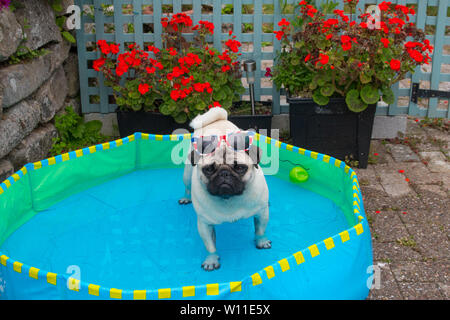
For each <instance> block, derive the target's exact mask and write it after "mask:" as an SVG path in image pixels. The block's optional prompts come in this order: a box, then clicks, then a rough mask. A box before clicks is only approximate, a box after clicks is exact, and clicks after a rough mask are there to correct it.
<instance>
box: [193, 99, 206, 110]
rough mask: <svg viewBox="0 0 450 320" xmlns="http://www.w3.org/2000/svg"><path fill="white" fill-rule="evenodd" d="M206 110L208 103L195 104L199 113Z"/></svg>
mask: <svg viewBox="0 0 450 320" xmlns="http://www.w3.org/2000/svg"><path fill="white" fill-rule="evenodd" d="M205 108H206V103H205V102H203V101H199V102H197V103H196V104H195V109H197V110H198V111H203V110H205Z"/></svg>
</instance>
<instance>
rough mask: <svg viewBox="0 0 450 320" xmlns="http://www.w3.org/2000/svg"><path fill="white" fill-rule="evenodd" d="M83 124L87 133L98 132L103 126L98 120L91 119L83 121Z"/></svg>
mask: <svg viewBox="0 0 450 320" xmlns="http://www.w3.org/2000/svg"><path fill="white" fill-rule="evenodd" d="M84 125H85V128H86V131H88V132H89V133H96V132H99V131H100V130H101V129H102V126H103V124H102V122H101V121H100V120H91V121H88V122H85V124H84Z"/></svg>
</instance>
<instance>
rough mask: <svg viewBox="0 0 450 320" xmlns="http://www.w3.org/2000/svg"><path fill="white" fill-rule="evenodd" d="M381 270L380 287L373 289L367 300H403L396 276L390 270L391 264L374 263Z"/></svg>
mask: <svg viewBox="0 0 450 320" xmlns="http://www.w3.org/2000/svg"><path fill="white" fill-rule="evenodd" d="M374 265H375V266H377V267H378V268H379V270H380V287H379V288H378V289H377V288H374V287H372V288H371V290H370V293H369V296H368V297H367V299H369V300H401V299H403V296H402V294H401V292H400V290H399V287H398V285H397V283H396V281H395V278H394V275H393V274H392V271H391V270H390V268H389V264H387V263H384V262H380V261H378V262H374Z"/></svg>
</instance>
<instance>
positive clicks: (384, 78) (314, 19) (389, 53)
mask: <svg viewBox="0 0 450 320" xmlns="http://www.w3.org/2000/svg"><path fill="white" fill-rule="evenodd" d="M311 2H313V1H301V2H300V3H299V9H300V15H297V16H296V18H294V20H292V22H290V21H287V20H286V19H282V20H281V21H280V22H279V23H278V26H280V27H281V30H279V31H274V33H275V34H276V37H277V39H278V40H280V41H281V46H282V50H281V52H280V53H279V54H278V55H277V56H276V65H275V68H274V71H273V73H272V74H273V81H274V83H275V84H276V85H277V87H279V88H280V87H282V86H284V87H285V88H286V89H287V90H288V91H289V93H290V94H291V95H294V96H303V95H304V94H305V93H306V92H309V93H310V95H311V96H312V98H313V100H314V101H315V102H316V103H317V104H319V105H327V104H328V103H329V100H330V97H334V96H337V97H339V96H341V97H345V101H346V103H347V106H348V108H349V109H350V110H351V111H353V112H361V111H364V110H365V109H366V108H367V107H368V105H370V104H374V103H376V102H378V101H379V100H380V98H382V99H383V101H385V102H386V103H388V104H391V103H393V102H394V100H395V96H394V93H393V91H392V89H391V86H392V85H393V84H394V83H396V82H398V81H400V80H401V79H403V77H404V76H405V75H406V74H407V73H408V72H411V73H413V72H414V71H415V69H416V66H419V65H422V64H428V63H429V60H430V57H429V55H428V54H429V53H432V51H433V47H432V46H431V45H430V41H429V40H428V39H426V38H425V33H424V32H423V31H422V30H420V29H417V28H416V26H415V24H414V23H412V22H410V20H411V18H410V16H414V15H415V11H414V9H412V8H408V7H407V6H404V5H395V4H392V3H391V2H386V1H383V2H381V3H380V4H379V5H378V8H379V9H380V12H381V18H380V20H379V21H378V22H377V21H375V20H374V19H375V18H373V17H372V16H371V14H370V13H363V12H359V14H358V16H359V19H360V21H361V22H357V21H354V20H352V19H351V16H349V15H346V14H344V11H343V10H337V9H335V8H336V3H335V2H332V1H326V2H325V3H323V5H322V7H321V9H320V10H318V9H317V8H316V6H314V5H312V4H310V3H311ZM357 3H358V0H346V4H347V6H348V10H349V11H350V13H352V14H357V12H356V5H357ZM330 12H333V14H334V16H333V17H331V18H330V17H329V15H327V13H330ZM301 77H303V79H305V78H306V79H307V81H304V80H303V81H302V80H301Z"/></svg>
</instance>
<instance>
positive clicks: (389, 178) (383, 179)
mask: <svg viewBox="0 0 450 320" xmlns="http://www.w3.org/2000/svg"><path fill="white" fill-rule="evenodd" d="M375 168H376V169H375V170H376V173H377V174H378V176H379V177H380V183H381V185H382V186H383V189H384V191H385V192H386V193H387V194H388V195H389V196H391V197H394V198H395V197H402V196H405V195H407V194H409V193H411V192H412V190H411V188H410V187H409V185H408V183H407V182H406V181H405V178H404V176H403V175H401V174H400V173H399V172H398V171H397V170H395V169H394V170H393V169H390V168H386V167H384V168H383V167H380V166H376V167H375Z"/></svg>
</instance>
